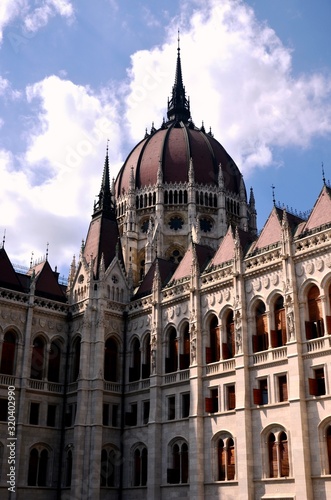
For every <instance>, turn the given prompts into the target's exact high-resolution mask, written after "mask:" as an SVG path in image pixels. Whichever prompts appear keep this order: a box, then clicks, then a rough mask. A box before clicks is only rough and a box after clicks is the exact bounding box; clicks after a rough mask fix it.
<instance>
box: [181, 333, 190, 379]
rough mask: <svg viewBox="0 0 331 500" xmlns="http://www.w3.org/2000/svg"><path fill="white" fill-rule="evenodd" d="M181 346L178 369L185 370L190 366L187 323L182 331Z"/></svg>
mask: <svg viewBox="0 0 331 500" xmlns="http://www.w3.org/2000/svg"><path fill="white" fill-rule="evenodd" d="M182 340H183V346H182V350H183V352H182V354H181V355H180V369H181V370H186V369H187V368H188V367H189V366H190V332H189V325H188V323H187V324H186V325H185V328H184V331H183V337H182Z"/></svg>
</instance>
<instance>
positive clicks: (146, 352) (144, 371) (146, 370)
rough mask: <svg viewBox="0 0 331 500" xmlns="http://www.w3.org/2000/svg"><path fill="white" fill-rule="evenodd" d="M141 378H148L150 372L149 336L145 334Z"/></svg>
mask: <svg viewBox="0 0 331 500" xmlns="http://www.w3.org/2000/svg"><path fill="white" fill-rule="evenodd" d="M141 368H142V378H148V377H149V376H150V374H151V336H150V335H147V336H146V339H145V342H144V360H143V364H142V367H141Z"/></svg>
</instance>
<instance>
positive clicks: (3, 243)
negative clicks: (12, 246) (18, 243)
mask: <svg viewBox="0 0 331 500" xmlns="http://www.w3.org/2000/svg"><path fill="white" fill-rule="evenodd" d="M5 242H6V230H5V229H4V231H3V238H2V248H5Z"/></svg>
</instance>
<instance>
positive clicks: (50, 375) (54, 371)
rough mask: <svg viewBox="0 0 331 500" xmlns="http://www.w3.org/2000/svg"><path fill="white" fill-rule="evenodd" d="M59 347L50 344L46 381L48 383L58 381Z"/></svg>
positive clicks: (53, 343) (54, 343)
mask: <svg viewBox="0 0 331 500" xmlns="http://www.w3.org/2000/svg"><path fill="white" fill-rule="evenodd" d="M60 363H61V347H60V345H59V343H58V342H52V343H51V347H50V350H49V355H48V372H47V379H48V380H49V382H59V380H60Z"/></svg>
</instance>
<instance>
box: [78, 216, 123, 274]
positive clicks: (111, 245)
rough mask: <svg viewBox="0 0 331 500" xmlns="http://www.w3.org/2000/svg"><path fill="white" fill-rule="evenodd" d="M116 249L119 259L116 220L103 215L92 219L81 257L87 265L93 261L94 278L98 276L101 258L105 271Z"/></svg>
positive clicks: (119, 250)
mask: <svg viewBox="0 0 331 500" xmlns="http://www.w3.org/2000/svg"><path fill="white" fill-rule="evenodd" d="M117 248H118V252H119V257H120V258H121V255H122V254H121V246H120V238H119V232H118V226H117V222H116V220H114V219H113V218H109V217H107V216H105V215H104V214H101V215H99V216H98V217H95V218H93V219H92V221H91V224H90V227H89V230H88V233H87V238H86V243H85V246H84V253H83V255H84V257H85V259H86V261H87V263H90V261H91V258H93V259H95V261H94V269H93V272H94V275H95V276H96V277H97V276H98V274H99V266H100V260H101V256H102V255H103V258H104V263H105V269H107V268H108V266H109V265H110V264H111V262H112V260H113V259H114V257H115V256H116V252H117Z"/></svg>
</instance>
